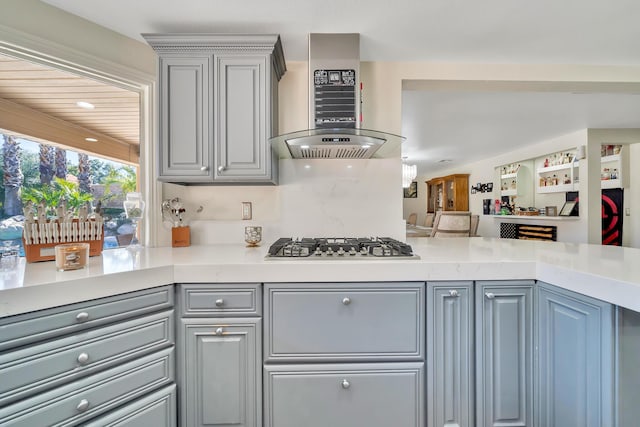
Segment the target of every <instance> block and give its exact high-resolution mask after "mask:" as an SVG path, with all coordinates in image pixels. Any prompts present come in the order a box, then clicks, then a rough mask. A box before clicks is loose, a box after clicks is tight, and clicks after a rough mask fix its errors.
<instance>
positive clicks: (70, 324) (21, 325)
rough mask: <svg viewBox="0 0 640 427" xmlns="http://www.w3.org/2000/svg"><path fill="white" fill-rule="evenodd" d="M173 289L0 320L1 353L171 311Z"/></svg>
mask: <svg viewBox="0 0 640 427" xmlns="http://www.w3.org/2000/svg"><path fill="white" fill-rule="evenodd" d="M173 303H174V297H173V287H172V286H163V287H160V288H153V289H146V290H144V291H137V292H132V293H128V294H124V295H116V296H113V297H108V298H101V299H98V300H93V301H87V302H83V303H78V304H71V305H67V306H63V307H57V308H53V309H49V310H42V311H38V312H34V313H27V314H21V315H18V316H11V317H7V318H3V319H0V337H2V339H1V340H0V351H4V350H7V349H9V348H13V347H16V346H21V345H25V344H28V343H31V342H35V341H41V340H45V339H49V338H53V337H56V336H60V335H65V334H70V333H74V332H76V331H80V330H84V329H88V328H92V327H95V326H99V325H104V324H106V323H111V322H116V321H118V320H122V319H126V318H131V317H134V316H139V315H142V314H145V313H151V312H154V311H158V310H166V309H169V308H172V307H173Z"/></svg>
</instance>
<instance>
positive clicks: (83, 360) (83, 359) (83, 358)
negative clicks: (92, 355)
mask: <svg viewBox="0 0 640 427" xmlns="http://www.w3.org/2000/svg"><path fill="white" fill-rule="evenodd" d="M77 360H78V364H80V365H86V364H87V363H88V362H89V355H88V354H87V353H80V354H79V355H78V359H77Z"/></svg>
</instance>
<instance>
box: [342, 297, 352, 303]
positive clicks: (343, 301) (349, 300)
mask: <svg viewBox="0 0 640 427" xmlns="http://www.w3.org/2000/svg"><path fill="white" fill-rule="evenodd" d="M342 303H343V304H344V305H349V304H351V298H349V297H345V298H343V299H342Z"/></svg>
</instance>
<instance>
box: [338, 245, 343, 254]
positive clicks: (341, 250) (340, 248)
mask: <svg viewBox="0 0 640 427" xmlns="http://www.w3.org/2000/svg"><path fill="white" fill-rule="evenodd" d="M344 253H345V252H344V248H343V247H342V246H340V247H339V248H338V255H340V256H343V255H344Z"/></svg>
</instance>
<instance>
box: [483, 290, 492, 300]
mask: <svg viewBox="0 0 640 427" xmlns="http://www.w3.org/2000/svg"><path fill="white" fill-rule="evenodd" d="M484 295H485V296H486V297H487V298H488V299H494V298H495V295H494V294H493V293H492V292H487V293H486V294H484Z"/></svg>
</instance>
